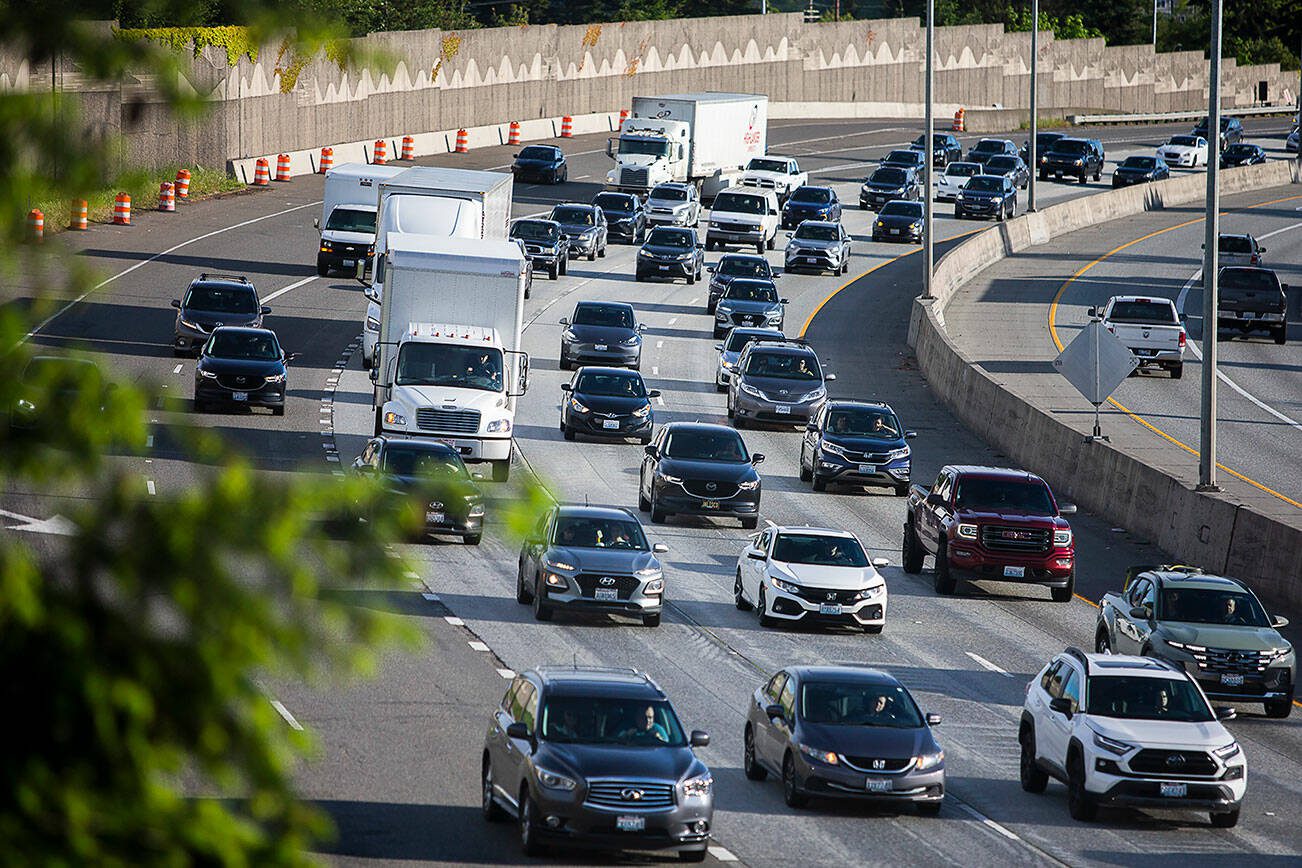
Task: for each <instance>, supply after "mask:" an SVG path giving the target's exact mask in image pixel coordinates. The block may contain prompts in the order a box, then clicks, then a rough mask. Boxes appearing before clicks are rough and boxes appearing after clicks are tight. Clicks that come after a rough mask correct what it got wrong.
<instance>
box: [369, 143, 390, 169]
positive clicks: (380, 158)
mask: <svg viewBox="0 0 1302 868" xmlns="http://www.w3.org/2000/svg"><path fill="white" fill-rule="evenodd" d="M388 157H389V146H388V144H387V143H386V142H385V141H384V139H376V140H375V150H374V151H372V152H371V164H372V165H375V166H383V165H384V164H385V162H386V161H387V160H388Z"/></svg>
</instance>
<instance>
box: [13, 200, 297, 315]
mask: <svg viewBox="0 0 1302 868" xmlns="http://www.w3.org/2000/svg"><path fill="white" fill-rule="evenodd" d="M320 204H321V200H320V199H318V200H317V201H315V202H308V203H306V204H304V205H295V206H293V207H292V208H285V209H284V210H281V211H275V212H273V213H271V214H263V215H262V216H261V217H254V218H253V219H252V220H245V221H243V222H241V223H234V224H232V225H230V226H223V227H222V228H221V229H214V230H213V231H211V232H205V233H204V234H203V235H196V236H195V237H194V238H190V239H187V240H185V241H182V242H181V243H180V244H173V245H172V246H171V247H169V248H167V249H166V250H163V251H161V252H159V253H155V254H154V255H153V256H151V257H149V258H148V259H142V260H140V261H139V262H137V263H136V264H135V265H132V266H130V267H129V268H124V269H123V270H121V271H119V272H118V273H117V274H113V275H110V276H109V277H106V278H104V279H103V280H101V281H100V282H99V283H97V284H95V285H94V286H92V287H91V288H90V289H88V290H86V291H85V292H83V293H82V294H81V295H79V296H77V297H76V298H74V299H73V300H72V301H70V302H68V303H67V304H65V305H64V306H63V307H61V308H59V309H58V310H56V311H55V312H54V313H52V314H50V315H49V316H47V317H46V318H45V319H43V320H41V322H40V323H39V324H38V325H37V326H36V328H34V329H32V330H31V331H29V332H28V333H27V334H26V336H25V337H24V338H23V339H24V340H30V339H31V338H32V337H33V336H34V335H36V334H37V333H39V332H40V330H41V329H43V328H45V327H46V326H47V325H49V324H50V323H52V322H54V321H55V320H56V319H58V318H59V317H60V316H62V315H63V314H65V313H67V312H68V311H69V310H71V309H72V308H74V307H76V306H77V305H79V304H81V303H82V301H84V300H85V298H86V296H88V295H90V294H91V293H92V292H95V291H97V290H100V289H103V288H104V287H106V286H108V285H109V284H110V283H112V282H113V281H115V280H117V279H118V278H120V277H126V276H127V275H128V274H130V273H131V272H133V271H135V270H136V269H137V268H144V267H145V266H146V265H148V264H149V263H151V262H157V261H158V260H159V259H162V258H163V257H164V256H167V255H168V254H169V253H175V252H176V251H178V250H180V249H181V248H182V247H189V246H190V245H191V244H195V243H197V242H199V241H203V240H204V239H205V238H212V237H213V236H214V235H221V234H223V233H226V232H230V231H231V230H233V229H243V228H244V227H245V226H251V225H253V224H254V223H261V222H262V221H263V220H271V219H272V218H274V217H283V216H284V215H286V214H291V213H293V212H294V211H301V210H303V209H304V208H314V207H316V206H317V205H320Z"/></svg>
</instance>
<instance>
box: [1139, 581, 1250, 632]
mask: <svg viewBox="0 0 1302 868" xmlns="http://www.w3.org/2000/svg"><path fill="white" fill-rule="evenodd" d="M1160 616H1161V618H1162V620H1163V621H1185V622H1187V623H1190V624H1224V625H1226V626H1229V627H1269V626H1270V621H1269V619H1267V618H1266V613H1265V612H1264V611H1262V608H1261V603H1259V602H1257V598H1256V597H1254V596H1252V595H1251V594H1248V593H1245V592H1243V591H1216V590H1211V589H1210V588H1164V589H1163V590H1162V610H1161V612H1160Z"/></svg>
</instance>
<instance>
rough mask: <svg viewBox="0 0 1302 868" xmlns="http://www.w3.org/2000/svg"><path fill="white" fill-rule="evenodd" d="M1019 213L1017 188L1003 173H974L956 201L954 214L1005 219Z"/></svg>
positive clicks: (960, 217)
mask: <svg viewBox="0 0 1302 868" xmlns="http://www.w3.org/2000/svg"><path fill="white" fill-rule="evenodd" d="M1016 213H1017V188H1016V187H1014V186H1013V182H1012V181H1010V180H1009V179H1008V178H1006V177H1004V176H1003V175H973V176H972V177H971V178H969V179H968V182H967V186H966V187H964V188H963V191H962V192H961V193H959V194H958V199H956V200H955V202H954V216H955V217H957V218H958V219H960V220H962V219H963V218H965V217H994V218H995V219H996V220H1005V219H1007V218H1009V217H1012V216H1013V215H1014V214H1016Z"/></svg>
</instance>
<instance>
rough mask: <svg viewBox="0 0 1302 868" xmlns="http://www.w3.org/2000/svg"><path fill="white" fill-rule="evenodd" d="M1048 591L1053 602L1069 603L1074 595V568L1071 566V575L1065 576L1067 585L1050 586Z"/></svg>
mask: <svg viewBox="0 0 1302 868" xmlns="http://www.w3.org/2000/svg"><path fill="white" fill-rule="evenodd" d="M1049 593H1050V594H1051V595H1052V596H1053V601H1054V602H1055V603H1070V602H1071V598H1072V597H1074V596H1075V595H1076V569H1075V567H1073V568H1072V571H1071V575H1070V576H1068V577H1067V587H1065V588H1050V589H1049Z"/></svg>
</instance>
